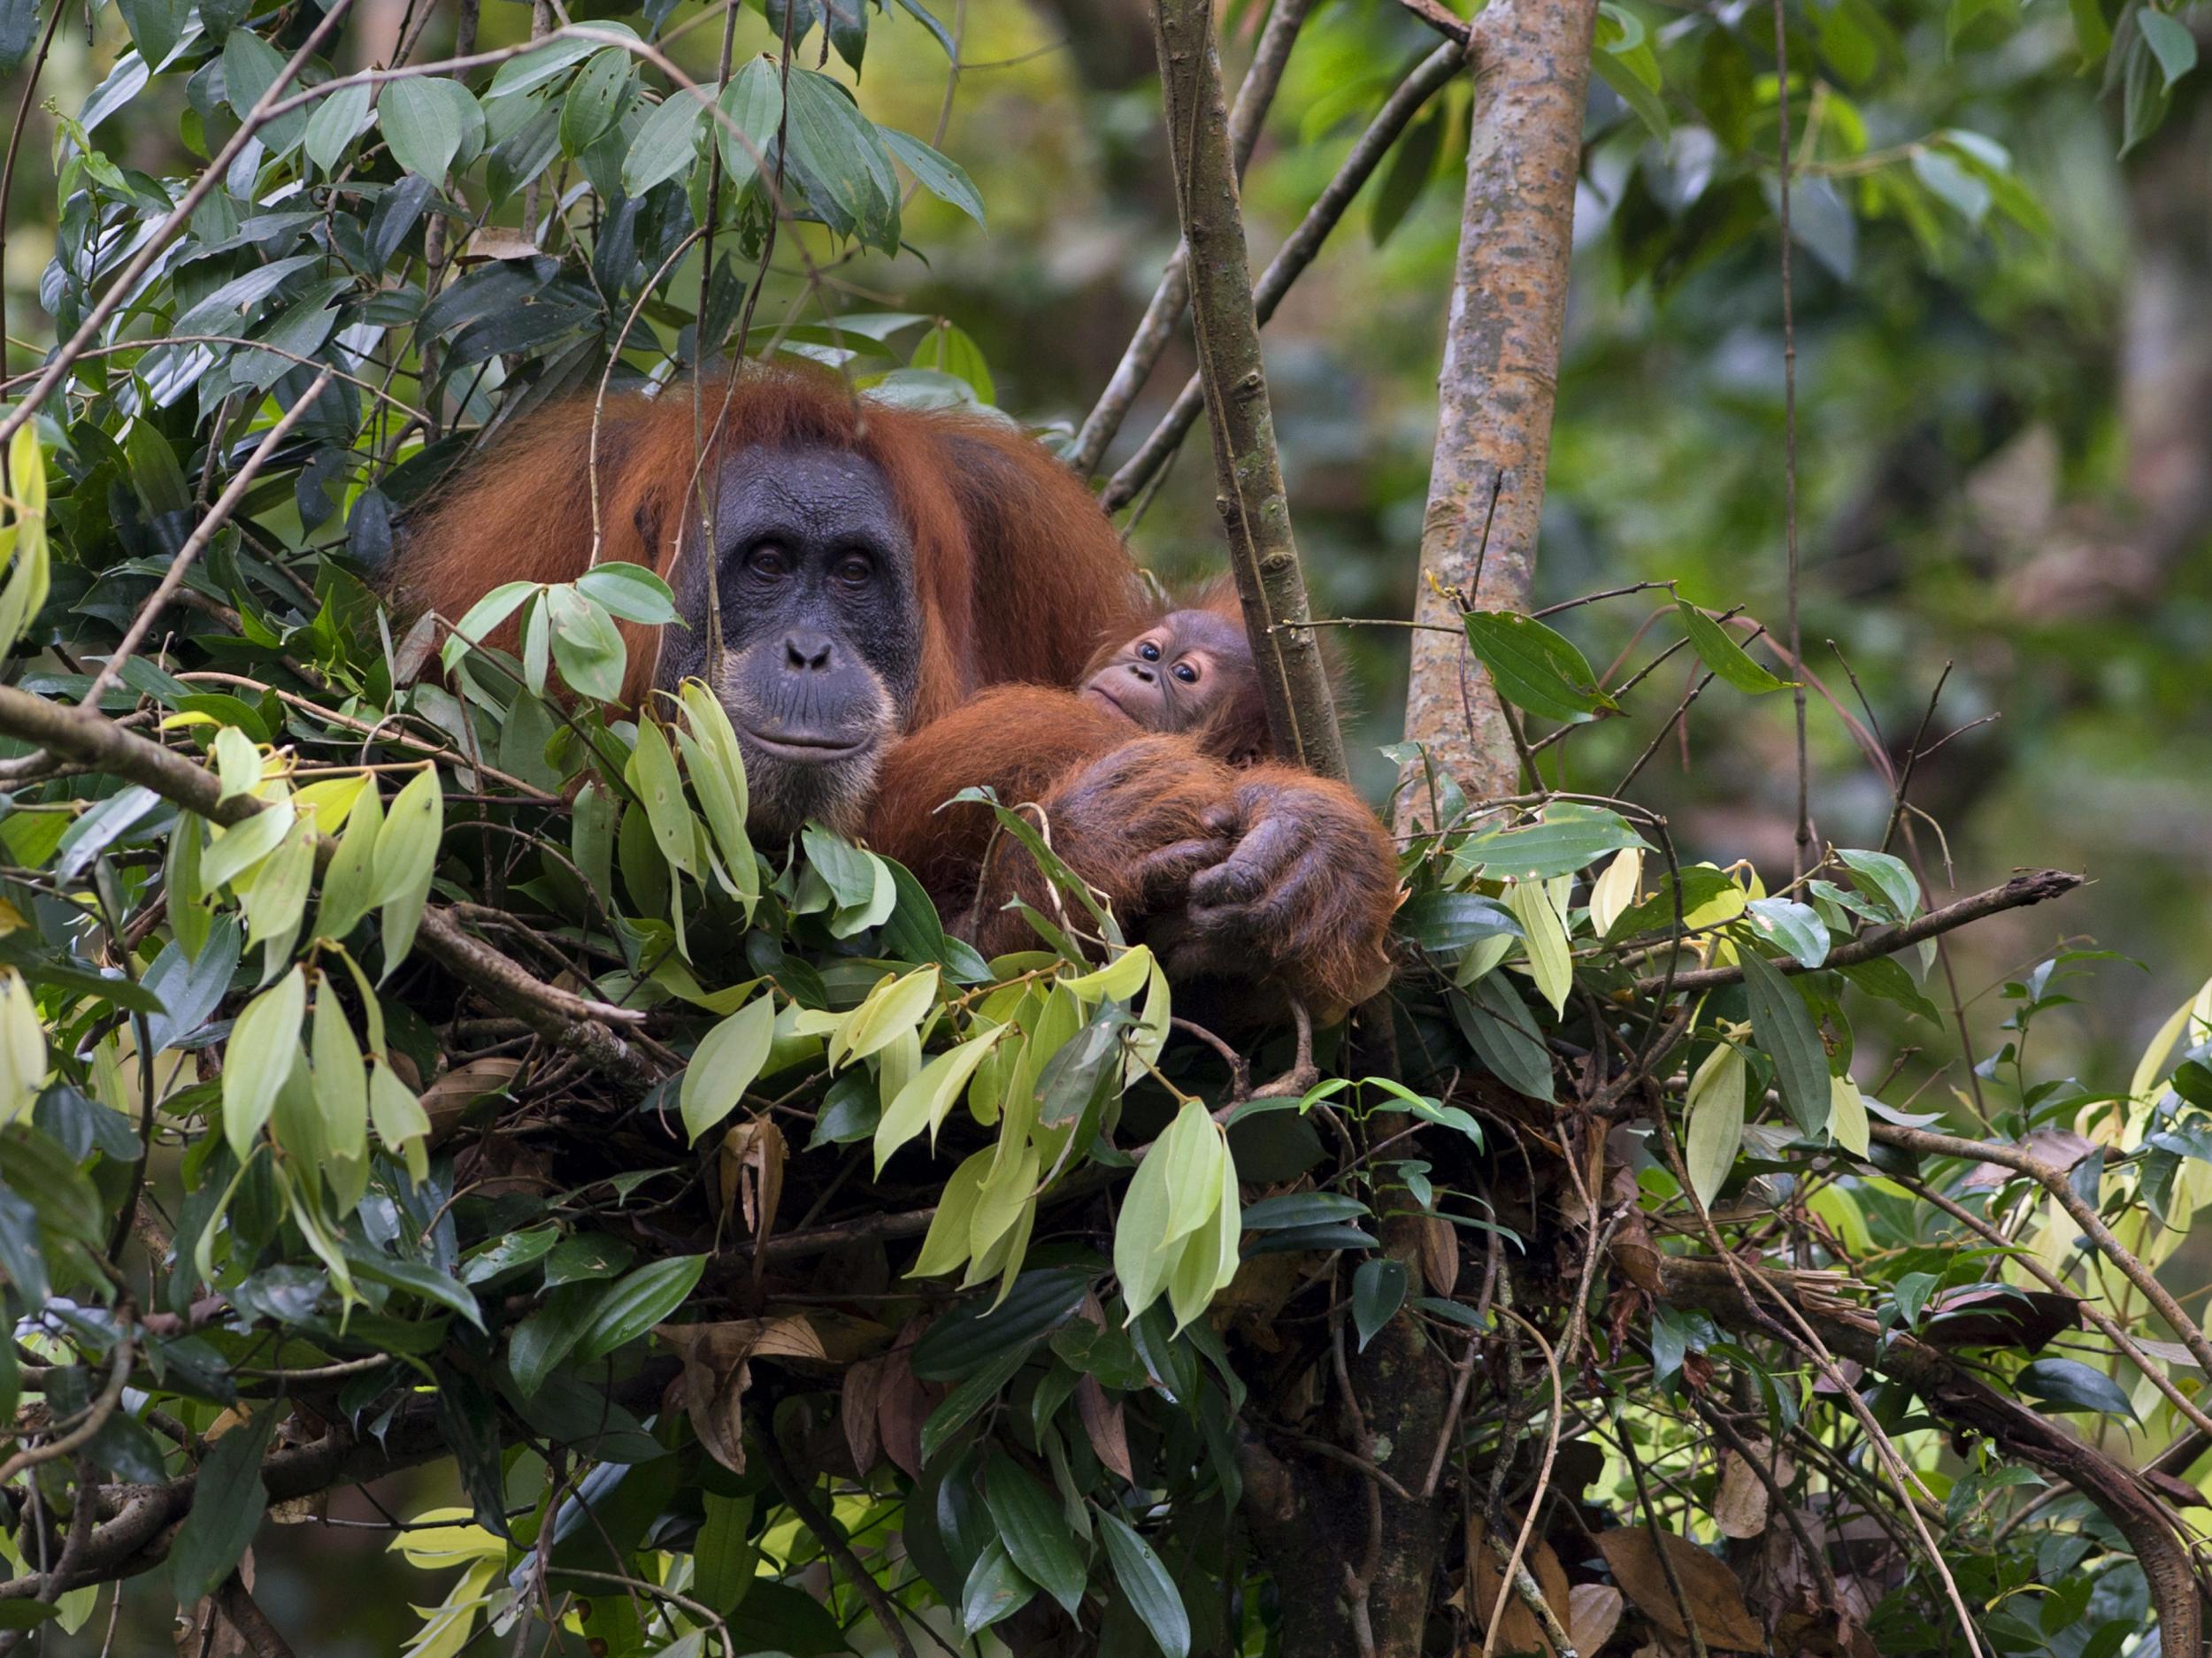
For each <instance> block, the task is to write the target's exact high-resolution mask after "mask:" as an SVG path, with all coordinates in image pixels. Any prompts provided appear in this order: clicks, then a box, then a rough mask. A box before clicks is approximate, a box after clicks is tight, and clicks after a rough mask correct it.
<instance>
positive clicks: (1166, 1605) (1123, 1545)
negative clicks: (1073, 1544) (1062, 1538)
mask: <svg viewBox="0 0 2212 1658" xmlns="http://www.w3.org/2000/svg"><path fill="white" fill-rule="evenodd" d="M1098 1521H1099V1534H1100V1536H1102V1537H1103V1538H1104V1539H1106V1557H1107V1559H1108V1560H1110V1561H1111V1562H1113V1567H1114V1580H1115V1581H1116V1582H1117V1583H1118V1584H1120V1585H1121V1593H1122V1594H1123V1595H1124V1597H1125V1598H1126V1599H1127V1600H1128V1602H1129V1609H1130V1610H1131V1611H1133V1612H1134V1613H1135V1614H1136V1615H1137V1617H1138V1620H1139V1621H1140V1622H1141V1623H1143V1625H1144V1626H1145V1628H1146V1629H1148V1630H1149V1631H1151V1633H1152V1639H1154V1640H1155V1641H1156V1642H1157V1643H1158V1644H1159V1648H1160V1650H1161V1651H1162V1652H1163V1653H1164V1654H1167V1658H1189V1655H1190V1614H1189V1612H1187V1610H1185V1609H1184V1606H1183V1597H1182V1595H1181V1594H1180V1593H1178V1592H1177V1590H1176V1587H1175V1579H1174V1578H1172V1577H1169V1576H1168V1574H1167V1568H1166V1567H1164V1566H1163V1565H1162V1564H1161V1563H1160V1557H1159V1556H1158V1555H1157V1554H1154V1553H1153V1552H1152V1546H1151V1545H1150V1544H1148V1543H1147V1542H1146V1541H1145V1540H1144V1539H1142V1538H1141V1537H1139V1536H1138V1535H1137V1534H1136V1533H1135V1532H1134V1531H1131V1530H1130V1529H1129V1528H1128V1526H1126V1525H1125V1524H1123V1523H1122V1522H1121V1521H1120V1520H1119V1519H1118V1518H1117V1517H1116V1516H1113V1515H1110V1514H1109V1513H1107V1512H1106V1511H1105V1510H1104V1509H1103V1508H1102V1509H1100V1510H1099V1511H1098Z"/></svg>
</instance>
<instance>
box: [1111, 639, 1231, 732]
mask: <svg viewBox="0 0 2212 1658" xmlns="http://www.w3.org/2000/svg"><path fill="white" fill-rule="evenodd" d="M1083 695H1084V696H1085V697H1086V698H1087V699H1088V700H1090V701H1092V702H1097V703H1100V704H1102V706H1104V707H1106V708H1110V709H1111V710H1113V711H1114V712H1115V713H1117V714H1119V715H1120V716H1122V718H1125V719H1127V720H1129V721H1131V722H1132V723H1133V724H1134V725H1137V726H1139V727H1141V729H1143V730H1145V731H1156V732H1176V731H1190V730H1193V729H1194V728H1195V727H1197V726H1198V725H1202V724H1203V723H1204V722H1205V721H1206V720H1207V719H1209V718H1211V717H1212V716H1213V715H1214V714H1215V713H1217V712H1218V711H1219V710H1222V709H1223V708H1225V707H1226V706H1227V705H1228V703H1229V702H1230V701H1231V700H1232V699H1233V698H1236V697H1240V696H1241V697H1248V698H1250V697H1256V696H1257V695H1259V682H1258V679H1257V678H1256V672H1255V670H1254V668H1253V666H1252V647H1251V643H1250V641H1248V640H1247V639H1246V638H1245V636H1244V630H1243V629H1242V628H1241V627H1240V626H1237V625H1236V624H1235V623H1234V622H1232V621H1229V620H1228V619H1226V618H1224V617H1219V616H1217V615H1215V614H1214V613H1213V612H1212V611H1211V610H1173V611H1171V612H1169V614H1167V615H1166V616H1164V617H1163V618H1161V619H1160V621H1159V622H1158V623H1157V624H1156V625H1155V626H1152V627H1149V628H1147V629H1146V630H1145V631H1144V632H1143V633H1140V634H1138V635H1137V636H1136V637H1135V638H1134V639H1133V640H1131V641H1129V642H1128V643H1127V644H1125V645H1124V646H1122V647H1121V649H1118V650H1117V651H1116V652H1115V653H1114V654H1113V655H1112V656H1110V657H1108V658H1107V660H1106V662H1105V664H1104V665H1103V666H1102V667H1101V668H1100V669H1099V670H1098V672H1095V673H1094V674H1092V675H1091V677H1090V679H1088V680H1087V682H1086V683H1085V685H1084V687H1083Z"/></svg>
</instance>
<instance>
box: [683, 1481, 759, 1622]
mask: <svg viewBox="0 0 2212 1658" xmlns="http://www.w3.org/2000/svg"><path fill="white" fill-rule="evenodd" d="M699 1500H700V1502H701V1503H702V1505H703V1508H704V1511H705V1514H706V1521H705V1524H703V1525H701V1526H700V1528H699V1540H698V1541H697V1542H696V1543H695V1544H693V1545H692V1548H691V1562H692V1565H691V1573H692V1576H691V1582H692V1593H693V1594H694V1595H695V1596H696V1597H697V1599H698V1600H699V1601H700V1603H701V1604H702V1605H703V1606H706V1607H708V1608H710V1609H711V1610H713V1611H715V1612H718V1613H719V1614H721V1615H722V1616H724V1617H727V1616H729V1615H730V1614H731V1613H732V1612H733V1611H735V1610H736V1609H737V1607H738V1604H739V1602H741V1601H742V1600H744V1599H745V1592H746V1591H747V1590H749V1589H750V1588H751V1587H752V1586H753V1577H754V1573H755V1570H756V1569H757V1567H758V1565H759V1563H760V1546H759V1545H758V1544H757V1543H755V1542H754V1541H753V1539H752V1535H751V1533H752V1529H753V1501H754V1500H753V1499H752V1498H751V1497H750V1496H742V1497H725V1496H721V1495H718V1493H714V1492H711V1491H707V1492H702V1493H700V1499H699Z"/></svg>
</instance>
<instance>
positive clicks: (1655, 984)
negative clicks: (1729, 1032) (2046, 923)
mask: <svg viewBox="0 0 2212 1658" xmlns="http://www.w3.org/2000/svg"><path fill="white" fill-rule="evenodd" d="M2083 879H2084V878H2083V877H2081V876H2079V875H2075V874H2071V873H2070V872H2069V871H2065V870H2035V871H2031V872H2030V873H2028V874H2025V875H2016V876H2014V877H2013V878H2012V879H2010V880H2008V881H2007V882H2006V883H2005V884H2004V885H2003V886H2002V887H1991V888H1990V889H1989V890H1988V891H1987V892H1980V893H1976V894H1974V895H1973V896H1972V897H1970V898H1962V899H1960V900H1959V901H1958V902H1956V903H1955V904H1946V905H1944V907H1943V908H1942V909H1940V910H1930V911H1929V912H1928V913H1927V914H1926V915H1924V916H1921V917H1917V918H1916V919H1915V920H1911V921H1908V922H1907V923H1906V924H1905V925H1903V926H1901V927H1893V928H1892V929H1891V930H1890V931H1889V932H1887V933H1878V934H1876V935H1875V936H1874V937H1873V938H1870V939H1854V940H1852V941H1851V942H1850V943H1848V944H1839V945H1838V946H1837V947H1836V948H1834V949H1832V950H1831V951H1829V952H1828V958H1827V960H1825V961H1824V962H1823V963H1821V964H1820V971H1826V970H1827V969H1829V968H1831V967H1855V966H1856V965H1857V964H1858V963H1861V962H1870V961H1872V960H1874V958H1875V957H1877V956H1894V955H1895V954H1896V953H1897V952H1898V951H1900V950H1902V949H1909V948H1911V947H1912V946H1913V945H1916V944H1917V943H1919V942H1920V941H1921V940H1923V939H1932V938H1934V937H1935V936H1936V935H1937V934H1939V933H1950V932H1953V931H1955V929H1957V928H1959V927H1962V926H1965V925H1967V924H1968V923H1970V922H1974V921H1979V920H1982V919H1983V918H1985V917H1989V916H1993V915H1996V914H1998V913H1999V912H2000V911H2001V910H2019V909H2023V908H2024V907H2025V906H2027V905H2029V904H2039V903H2043V902H2046V901H2047V900H2049V899H2053V898H2060V897H2063V896H2064V895H2065V894H2068V893H2070V892H2072V891H2073V890H2074V888H2075V887H2079V886H2080V885H2082V883H2083ZM1772 965H1773V966H1774V967H1775V968H1776V969H1777V970H1778V971H1781V972H1785V973H1801V972H1804V971H1807V969H1806V968H1805V966H1804V964H1803V963H1800V962H1798V961H1795V960H1793V959H1792V958H1790V957H1786V956H1785V957H1783V958H1782V959H1780V960H1778V961H1776V962H1774V963H1772ZM1742 977H1743V969H1742V968H1740V967H1701V968H1698V969H1696V970H1695V971H1691V972H1686V973H1677V974H1676V975H1675V976H1674V978H1673V979H1672V981H1671V983H1672V986H1673V988H1674V989H1675V990H1677V991H1700V990H1714V989H1717V988H1718V987H1719V986H1723V985H1732V984H1734V983H1736V982H1737V980H1739V979H1741V978H1742ZM1669 983H1670V981H1669V980H1668V979H1666V978H1665V976H1664V975H1654V976H1653V977H1651V978H1648V979H1638V980H1637V981H1636V994H1638V995H1640V996H1655V995H1658V994H1661V993H1662V992H1663V990H1665V989H1666V988H1667V986H1668V985H1669Z"/></svg>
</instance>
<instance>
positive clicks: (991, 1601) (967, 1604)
mask: <svg viewBox="0 0 2212 1658" xmlns="http://www.w3.org/2000/svg"><path fill="white" fill-rule="evenodd" d="M1036 1593H1037V1586H1036V1585H1034V1584H1033V1583H1031V1582H1030V1581H1029V1579H1028V1578H1027V1577H1024V1576H1023V1575H1022V1572H1021V1569H1020V1568H1019V1567H1018V1566H1017V1565H1015V1564H1014V1557H1013V1554H1012V1553H1011V1551H1010V1550H1009V1548H1008V1547H1007V1545H1006V1542H1005V1539H1002V1538H993V1539H991V1540H990V1541H989V1542H988V1543H987V1544H986V1545H985V1546H984V1549H983V1552H982V1553H981V1554H979V1555H977V1556H976V1560H975V1566H974V1569H973V1570H971V1571H970V1572H969V1573H968V1582H967V1586H966V1587H965V1588H964V1589H963V1590H962V1591H961V1593H960V1624H961V1627H962V1628H963V1629H964V1630H965V1631H967V1633H968V1634H969V1635H971V1636H972V1635H974V1634H975V1633H976V1632H977V1631H979V1630H985V1629H988V1628H989V1627H990V1626H991V1625H992V1624H994V1623H997V1622H998V1621H999V1620H1000V1619H1001V1618H1003V1617H1011V1616H1013V1615H1014V1614H1015V1613H1017V1612H1018V1611H1020V1610H1021V1609H1022V1608H1024V1607H1025V1606H1027V1605H1028V1604H1029V1603H1030V1601H1031V1600H1033V1599H1035V1597H1036Z"/></svg>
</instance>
